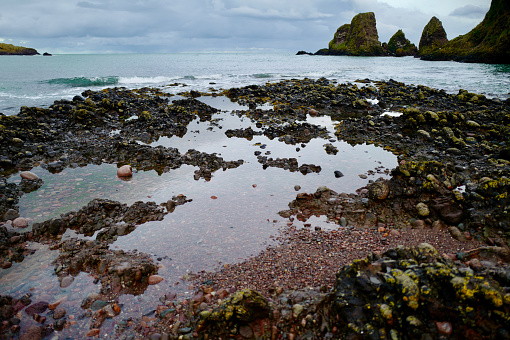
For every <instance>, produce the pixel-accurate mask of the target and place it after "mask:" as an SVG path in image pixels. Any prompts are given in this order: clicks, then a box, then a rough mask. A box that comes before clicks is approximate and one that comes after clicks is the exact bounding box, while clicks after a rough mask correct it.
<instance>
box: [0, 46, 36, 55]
mask: <svg viewBox="0 0 510 340" xmlns="http://www.w3.org/2000/svg"><path fill="white" fill-rule="evenodd" d="M38 54H39V52H37V50H36V49H34V48H30V47H23V46H15V45H12V44H5V43H0V55H38Z"/></svg>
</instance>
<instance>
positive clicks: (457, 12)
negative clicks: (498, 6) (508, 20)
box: [450, 5, 489, 20]
mask: <svg viewBox="0 0 510 340" xmlns="http://www.w3.org/2000/svg"><path fill="white" fill-rule="evenodd" d="M488 10H489V9H488V8H482V7H480V6H473V5H466V6H463V7H459V8H456V9H454V10H453V11H452V12H451V13H450V16H453V17H464V18H471V19H480V20H481V19H482V18H483V17H484V16H485V13H487V11H488Z"/></svg>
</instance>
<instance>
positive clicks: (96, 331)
mask: <svg viewBox="0 0 510 340" xmlns="http://www.w3.org/2000/svg"><path fill="white" fill-rule="evenodd" d="M100 332H101V330H100V329H99V328H92V329H91V330H90V331H88V333H87V334H86V335H85V336H98V335H99V333H100Z"/></svg>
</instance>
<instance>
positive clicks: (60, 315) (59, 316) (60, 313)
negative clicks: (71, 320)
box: [53, 307, 66, 320]
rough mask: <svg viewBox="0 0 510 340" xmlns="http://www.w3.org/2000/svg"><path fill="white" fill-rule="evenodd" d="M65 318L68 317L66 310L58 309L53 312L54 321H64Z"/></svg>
mask: <svg viewBox="0 0 510 340" xmlns="http://www.w3.org/2000/svg"><path fill="white" fill-rule="evenodd" d="M64 316H66V309H65V308H63V307H58V308H57V309H55V311H54V312H53V319H55V320H58V319H62V318H63V317H64Z"/></svg>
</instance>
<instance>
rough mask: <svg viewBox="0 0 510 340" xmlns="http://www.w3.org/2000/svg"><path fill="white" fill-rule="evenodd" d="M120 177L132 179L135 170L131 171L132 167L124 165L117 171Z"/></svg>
mask: <svg viewBox="0 0 510 340" xmlns="http://www.w3.org/2000/svg"><path fill="white" fill-rule="evenodd" d="M117 176H118V177H131V176H133V170H132V169H131V165H123V166H121V167H120V168H118V169H117Z"/></svg>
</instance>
